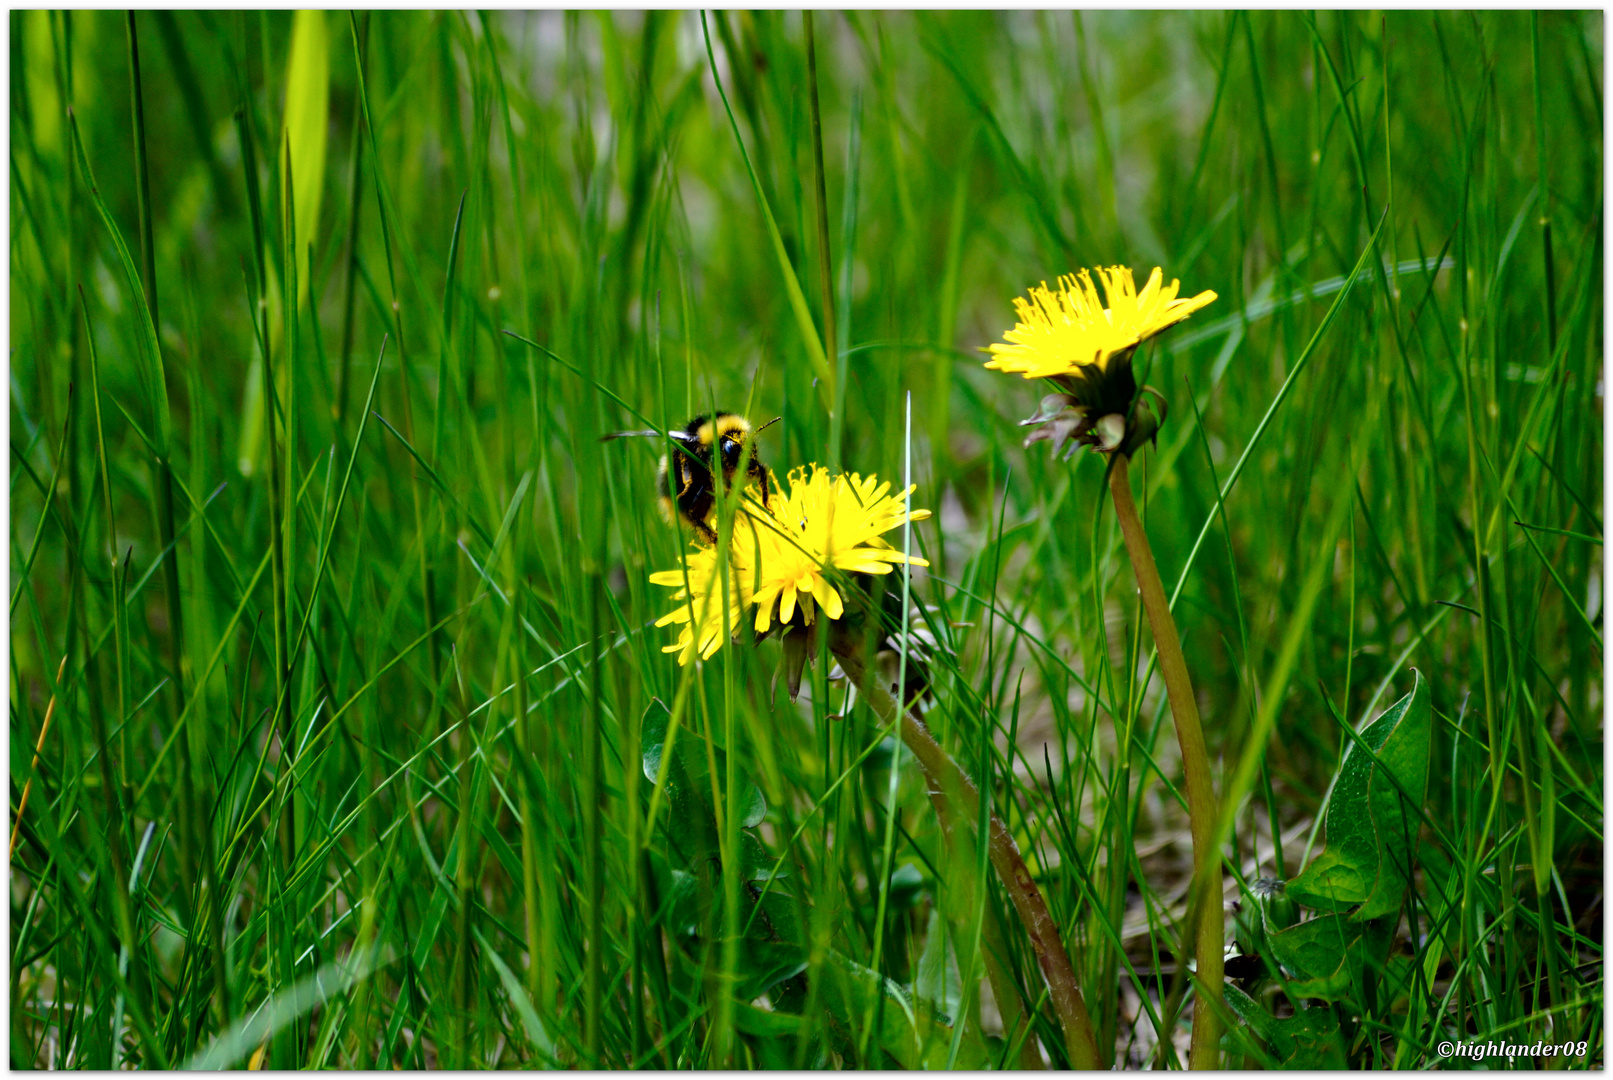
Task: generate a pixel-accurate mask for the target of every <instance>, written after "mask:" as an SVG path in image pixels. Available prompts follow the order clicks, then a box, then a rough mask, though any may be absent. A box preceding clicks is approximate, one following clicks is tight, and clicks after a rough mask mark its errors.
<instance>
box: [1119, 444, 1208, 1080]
mask: <svg viewBox="0 0 1613 1080" xmlns="http://www.w3.org/2000/svg"><path fill="white" fill-rule="evenodd" d="M1109 492H1110V494H1111V495H1112V496H1113V498H1114V503H1115V516H1116V517H1118V518H1119V519H1120V532H1121V535H1123V536H1124V537H1125V540H1126V554H1128V555H1130V556H1131V568H1132V571H1133V573H1134V574H1135V576H1136V578H1137V591H1138V592H1139V593H1141V594H1142V601H1143V610H1144V611H1146V612H1147V613H1148V626H1149V629H1150V630H1152V631H1153V634H1154V646H1155V648H1157V649H1158V650H1159V670H1160V672H1161V673H1162V674H1163V675H1164V676H1165V693H1166V695H1167V696H1168V697H1169V698H1170V703H1171V716H1172V717H1173V718H1174V719H1175V721H1176V742H1177V744H1178V745H1179V746H1180V747H1181V751H1182V769H1183V771H1184V772H1185V773H1186V774H1187V812H1188V817H1189V819H1190V824H1191V828H1192V832H1193V867H1194V869H1193V889H1192V891H1191V893H1190V894H1189V897H1190V899H1189V902H1188V920H1189V922H1188V933H1187V938H1188V941H1189V942H1191V943H1193V951H1194V952H1195V953H1196V954H1197V956H1198V971H1197V977H1196V978H1195V980H1194V982H1195V983H1196V984H1197V987H1198V992H1199V995H1200V1007H1199V1008H1197V1009H1195V1010H1194V1011H1193V1044H1192V1048H1191V1050H1190V1052H1189V1054H1188V1061H1189V1064H1190V1065H1191V1067H1192V1068H1195V1069H1215V1068H1218V1067H1219V1064H1218V1063H1219V1060H1220V1044H1221V1023H1220V1018H1219V1015H1218V1008H1219V1006H1220V1004H1221V983H1222V978H1223V973H1224V971H1225V966H1226V964H1225V959H1224V957H1223V955H1222V950H1223V949H1224V947H1225V940H1226V927H1225V925H1224V919H1223V917H1222V915H1221V857H1220V855H1219V853H1218V852H1216V851H1215V850H1214V846H1215V821H1216V813H1217V810H1216V802H1215V785H1214V784H1213V783H1212V782H1211V779H1210V756H1209V754H1208V752H1206V750H1205V748H1204V729H1203V727H1202V726H1200V724H1199V706H1198V701H1197V700H1196V699H1195V698H1194V697H1193V681H1192V680H1191V679H1190V678H1188V674H1187V659H1186V658H1185V657H1184V656H1183V655H1182V641H1181V638H1180V637H1178V636H1177V633H1176V620H1175V619H1173V618H1172V617H1171V606H1170V603H1169V601H1167V600H1166V598H1165V586H1164V585H1163V584H1162V583H1161V582H1160V580H1159V568H1158V567H1157V566H1155V565H1154V552H1153V550H1152V549H1151V548H1150V547H1149V546H1148V534H1147V533H1145V532H1144V531H1143V523H1142V520H1141V519H1140V518H1139V517H1138V516H1137V503H1136V502H1135V501H1134V500H1133V499H1132V497H1131V482H1130V478H1129V470H1128V461H1127V458H1126V456H1125V455H1124V454H1116V455H1115V456H1114V464H1113V466H1112V467H1111V469H1110V471H1109ZM1187 959H1188V958H1187V957H1183V958H1182V963H1183V964H1184V965H1185V964H1186V962H1187ZM1205 996H1208V997H1210V998H1212V999H1213V1000H1211V1001H1205V1000H1203V999H1204V998H1205Z"/></svg>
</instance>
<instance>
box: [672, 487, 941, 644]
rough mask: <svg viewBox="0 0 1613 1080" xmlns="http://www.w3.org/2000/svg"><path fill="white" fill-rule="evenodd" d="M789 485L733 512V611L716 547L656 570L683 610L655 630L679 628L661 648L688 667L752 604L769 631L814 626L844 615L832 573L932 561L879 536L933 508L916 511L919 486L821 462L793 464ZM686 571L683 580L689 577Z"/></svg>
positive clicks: (760, 625) (729, 632)
mask: <svg viewBox="0 0 1613 1080" xmlns="http://www.w3.org/2000/svg"><path fill="white" fill-rule="evenodd" d="M789 481H790V482H789V487H788V490H787V491H785V490H781V489H780V487H779V485H777V484H774V485H773V487H774V491H775V493H774V495H773V497H772V498H771V499H770V500H769V502H768V505H767V506H766V507H763V506H761V505H760V504H759V503H757V502H755V501H751V502H749V503H747V505H746V507H745V508H744V509H743V510H742V511H741V512H740V513H738V514H736V515H735V518H734V526H733V539H732V541H731V543H730V545H729V548H728V557H727V560H726V562H727V566H728V572H729V585H728V617H727V619H726V620H724V618H723V614H722V607H723V602H722V591H723V589H722V575H721V570H720V569H719V563H720V562H722V561H723V560H722V559H720V558H719V555H720V552H719V550H718V548H717V547H715V546H713V545H699V546H698V547H697V548H696V550H695V551H694V552H692V553H691V554H689V555H686V556H685V557H684V560H683V566H681V567H679V568H678V569H676V570H663V571H661V572H659V573H656V574H652V575H650V581H651V582H652V583H653V584H656V585H667V586H671V587H673V588H675V589H677V590H678V591H677V592H676V593H675V594H674V595H673V599H674V600H676V601H678V606H677V607H675V608H674V609H673V610H672V611H669V612H668V613H667V614H666V615H664V616H662V617H661V619H660V620H659V621H657V623H656V625H657V626H669V625H674V624H681V625H682V630H681V632H680V633H679V636H678V641H677V643H676V644H674V645H669V646H667V647H666V648H665V649H663V650H662V651H664V652H675V653H678V654H679V655H678V662H679V663H680V664H687V663H689V662H690V661H691V660H693V659H694V658H695V656H696V655H698V656H699V657H700V658H701V659H708V658H709V657H711V655H712V654H713V653H715V652H716V651H717V650H718V649H720V648H721V647H722V645H723V642H725V641H728V640H730V639H731V638H732V637H733V636H734V634H735V632H736V631H737V630H738V629H739V625H740V619H741V618H742V617H743V615H744V613H745V611H746V610H747V609H748V608H750V607H752V606H754V607H755V608H756V615H755V622H754V625H755V628H756V631H757V632H758V633H766V632H768V631H769V630H771V629H772V628H773V627H774V626H775V625H778V626H784V625H787V624H789V623H791V622H792V621H794V620H796V619H797V616H799V621H800V622H801V623H803V624H805V625H810V624H811V623H812V622H813V621H814V618H815V616H816V612H817V611H818V610H819V609H821V610H822V611H823V613H824V614H825V615H826V616H827V617H828V618H830V619H838V618H840V617H841V616H842V615H843V614H844V613H845V598H844V596H843V595H842V592H841V585H840V584H837V581H836V579H837V578H838V577H839V576H840V575H841V574H847V573H860V574H888V573H890V571H891V567H892V566H898V565H902V564H904V563H910V564H911V565H913V566H928V565H929V563H927V562H926V561H925V560H923V559H919V558H910V557H908V556H906V555H904V554H903V553H902V552H900V551H898V550H896V549H895V548H893V547H892V546H891V545H890V544H889V543H887V542H886V541H885V540H884V539H883V536H884V534H885V533H888V532H890V531H891V530H892V529H895V528H897V527H899V526H901V525H903V524H906V523H907V522H909V521H922V520H924V519H925V518H927V517H929V516H930V512H929V511H928V510H912V511H910V510H909V509H908V506H907V499H908V496H910V495H911V494H912V493H913V488H911V487H910V488H908V489H907V490H906V491H902V492H898V493H894V494H893V493H892V492H891V485H890V483H889V482H888V481H887V482H885V483H881V482H880V480H879V478H878V477H876V476H869V477H866V478H865V477H862V476H860V475H858V474H857V473H849V474H842V475H837V476H831V475H830V473H829V471H828V470H827V469H825V468H823V467H822V466H819V465H809V466H807V467H806V468H804V469H795V470H793V471H791V473H790V475H789ZM685 575H687V576H685Z"/></svg>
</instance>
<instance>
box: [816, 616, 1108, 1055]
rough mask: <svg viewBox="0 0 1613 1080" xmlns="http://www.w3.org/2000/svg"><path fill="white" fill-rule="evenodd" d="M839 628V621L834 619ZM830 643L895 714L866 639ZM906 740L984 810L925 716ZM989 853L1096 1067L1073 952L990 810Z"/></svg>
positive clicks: (879, 703) (1069, 1044)
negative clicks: (872, 673)
mask: <svg viewBox="0 0 1613 1080" xmlns="http://www.w3.org/2000/svg"><path fill="white" fill-rule="evenodd" d="M834 625H835V626H836V629H837V630H840V624H838V623H837V624H834ZM829 644H830V647H831V648H832V649H833V650H834V654H835V657H836V658H837V659H839V661H840V667H841V669H842V670H843V671H844V672H845V673H846V677H847V678H849V679H850V680H851V681H852V683H853V684H854V685H855V686H856V687H857V692H858V693H859V694H861V695H862V698H863V700H864V701H866V702H868V704H869V706H870V707H871V708H872V709H873V710H874V712H875V714H876V715H878V716H879V718H880V719H881V720H882V721H884V722H885V723H887V724H888V723H890V722H891V721H892V720H894V719H895V718H896V714H897V706H896V702H895V701H894V700H893V699H892V698H891V696H890V694H888V693H887V692H886V691H885V688H884V687H883V686H881V685H880V684H879V681H878V680H877V679H870V678H868V672H867V669H866V667H865V665H864V662H863V648H862V646H863V640H862V637H861V635H860V634H857V633H856V632H855V631H847V630H840V632H838V633H836V634H833V635H831V637H830V642H829ZM901 728H902V742H904V743H905V744H907V748H908V749H909V750H911V751H912V752H913V757H914V758H916V759H917V760H918V763H919V768H920V769H922V770H923V771H924V777H925V779H926V780H928V781H929V785H930V790H931V791H932V792H939V793H941V794H942V795H943V796H945V797H947V798H949V799H950V798H954V797H955V798H956V799H957V801H958V803H959V810H960V813H959V817H960V818H962V819H965V820H971V821H972V820H978V818H979V813H980V793H979V791H978V790H976V788H975V785H974V782H973V781H971V780H970V779H969V777H967V776H966V775H964V773H963V770H962V769H960V768H958V766H957V764H956V763H955V762H953V760H952V759H951V758H950V757H948V756H947V753H946V751H945V750H943V749H941V746H940V744H939V743H937V742H936V741H935V738H934V737H933V736H932V735H931V734H930V731H929V729H928V728H927V727H925V726H924V724H923V722H922V721H919V720H917V719H915V718H914V717H913V716H911V715H909V714H906V713H903V714H902V725H901ZM987 854H988V855H989V856H990V858H991V865H992V866H993V867H994V868H995V869H996V871H997V876H998V877H999V878H1001V879H1002V883H1003V887H1004V888H1005V889H1007V890H1008V896H1009V898H1010V899H1011V900H1013V902H1014V908H1015V910H1017V911H1018V912H1019V917H1020V921H1022V922H1023V923H1024V924H1025V930H1026V932H1027V933H1028V934H1029V935H1030V940H1031V948H1032V949H1033V950H1035V953H1036V959H1037V961H1038V963H1039V964H1040V965H1041V969H1042V975H1043V977H1044V978H1046V980H1047V987H1048V991H1049V993H1050V995H1051V998H1052V1001H1053V1008H1054V1011H1056V1012H1057V1013H1058V1017H1059V1025H1060V1026H1061V1027H1062V1028H1063V1029H1064V1047H1065V1051H1066V1052H1067V1053H1068V1055H1069V1058H1070V1064H1071V1066H1072V1067H1074V1068H1076V1069H1083V1070H1086V1069H1097V1068H1099V1067H1100V1066H1099V1064H1098V1046H1097V1041H1096V1040H1095V1039H1094V1038H1093V1035H1092V1021H1091V1020H1090V1019H1089V1018H1088V1016H1087V1007H1086V1002H1085V1001H1084V1000H1083V999H1082V997H1081V984H1080V982H1079V980H1077V978H1076V975H1075V966H1074V965H1073V964H1071V963H1070V954H1069V953H1068V952H1067V951H1066V950H1065V948H1064V942H1063V940H1062V939H1061V938H1060V937H1059V932H1058V924H1057V923H1055V922H1054V921H1053V916H1052V915H1051V914H1050V913H1049V912H1048V910H1047V902H1046V901H1045V900H1044V899H1043V898H1042V893H1041V890H1040V889H1038V888H1037V887H1036V882H1035V880H1034V879H1033V878H1032V877H1031V874H1030V870H1029V868H1027V867H1026V865H1025V860H1024V858H1023V857H1021V855H1020V854H1019V847H1018V845H1016V844H1015V843H1014V838H1013V837H1012V836H1011V835H1009V832H1008V830H1007V828H1005V827H1004V826H1003V823H1002V819H1001V818H999V817H998V816H997V815H996V814H992V815H991V825H990V837H989V845H988V848H987Z"/></svg>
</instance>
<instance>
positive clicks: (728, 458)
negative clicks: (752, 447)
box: [699, 413, 751, 472]
mask: <svg viewBox="0 0 1613 1080" xmlns="http://www.w3.org/2000/svg"><path fill="white" fill-rule="evenodd" d="M750 433H751V427H750V421H749V420H746V419H745V418H744V417H743V416H736V415H735V414H733V413H718V414H717V415H716V417H715V418H714V419H713V420H712V422H711V423H709V424H703V425H701V427H700V432H699V434H700V441H701V443H702V444H703V445H705V446H708V447H710V448H711V450H712V452H713V453H714V454H715V455H716V456H717V459H718V460H719V461H721V462H722V467H723V471H724V472H732V471H733V470H735V469H737V468H739V460H740V458H741V457H742V456H743V455H744V453H745V440H746V439H748V438H750Z"/></svg>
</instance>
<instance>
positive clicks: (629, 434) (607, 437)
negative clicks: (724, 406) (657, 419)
mask: <svg viewBox="0 0 1613 1080" xmlns="http://www.w3.org/2000/svg"><path fill="white" fill-rule="evenodd" d="M668 437H670V438H673V439H677V440H679V441H680V442H688V441H689V439H690V438H691V436H690V435H689V433H688V432H685V431H655V430H650V431H611V432H607V433H606V434H604V435H601V436H600V437H599V441H600V442H610V441H611V440H612V439H632V438H641V439H661V438H668Z"/></svg>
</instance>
